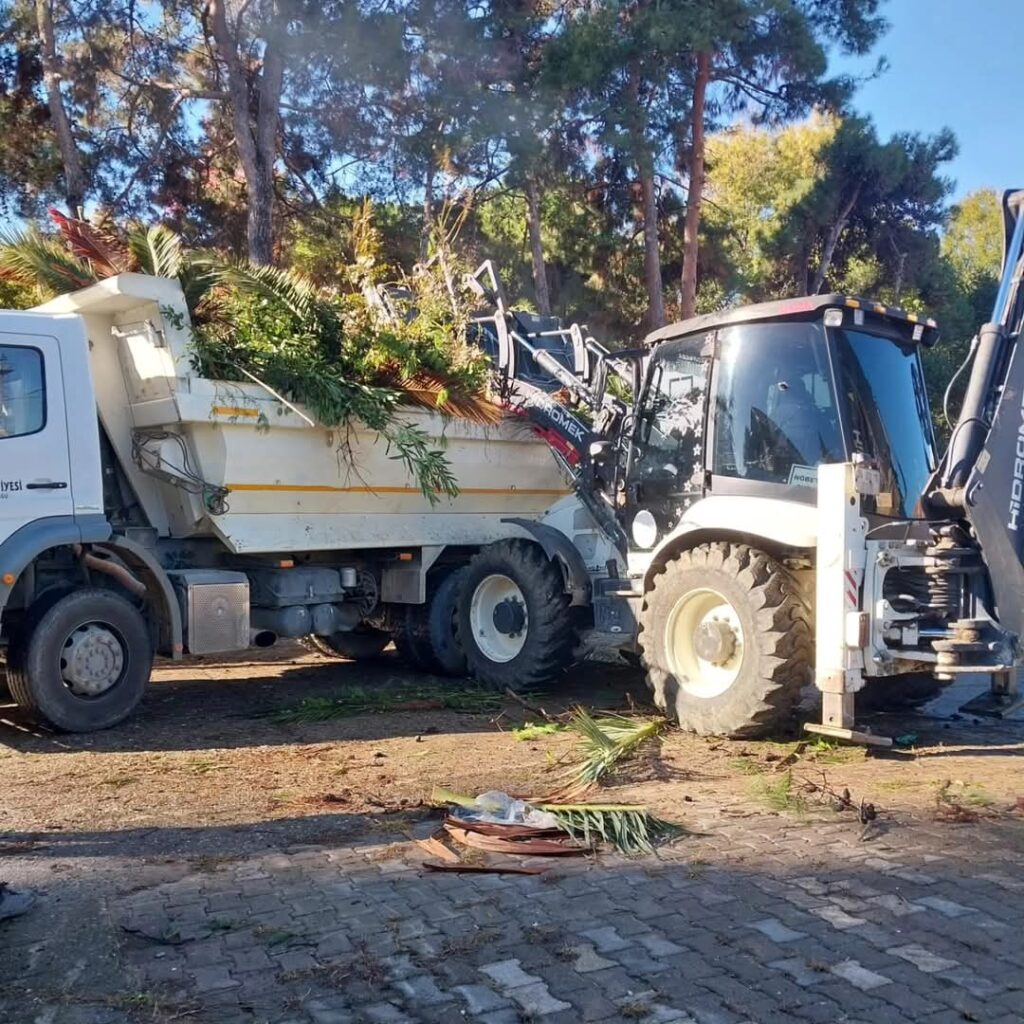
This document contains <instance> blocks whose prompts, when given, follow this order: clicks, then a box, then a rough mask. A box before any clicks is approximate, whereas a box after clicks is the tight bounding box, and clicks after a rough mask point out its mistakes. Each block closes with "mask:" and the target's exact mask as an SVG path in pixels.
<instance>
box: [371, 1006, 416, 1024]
mask: <svg viewBox="0 0 1024 1024" xmlns="http://www.w3.org/2000/svg"><path fill="white" fill-rule="evenodd" d="M360 1014H361V1015H362V1016H363V1017H365V1018H366V1020H369V1021H372V1022H373V1024H415V1018H413V1017H409V1016H407V1015H406V1014H405V1013H404V1012H403V1011H402V1010H400V1009H399V1008H398V1007H397V1006H395V1004H394V1003H374V1004H373V1005H372V1006H364V1007H363V1008H362V1009H361V1010H360Z"/></svg>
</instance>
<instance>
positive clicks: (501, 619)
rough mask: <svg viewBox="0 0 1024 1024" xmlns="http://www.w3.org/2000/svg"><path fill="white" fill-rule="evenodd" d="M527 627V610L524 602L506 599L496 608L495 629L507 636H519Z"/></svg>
mask: <svg viewBox="0 0 1024 1024" xmlns="http://www.w3.org/2000/svg"><path fill="white" fill-rule="evenodd" d="M525 625H526V608H524V607H523V603H522V601H517V600H515V598H511V597H506V598H505V600H504V601H500V602H499V603H498V604H497V605H495V608H494V628H495V629H496V630H497V631H498V632H499V633H504V634H505V635H506V636H518V635H519V634H520V633H522V631H523V626H525Z"/></svg>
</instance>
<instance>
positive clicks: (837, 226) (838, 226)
mask: <svg viewBox="0 0 1024 1024" xmlns="http://www.w3.org/2000/svg"><path fill="white" fill-rule="evenodd" d="M859 197H860V185H859V184H858V185H857V187H856V188H855V189H854V190H853V193H852V194H851V195H850V198H849V200H847V202H846V204H845V205H844V206H843V208H842V210H840V211H839V216H838V217H836V220H835V223H834V224H833V225H832V227H831V228H829V231H828V236H827V237H826V239H825V246H824V248H823V249H822V250H821V260H820V262H819V263H818V269H817V270H816V271H815V273H814V281H813V282H812V283H811V291H810V294H811V295H817V294H819V292H820V291H821V286H822V285H823V284H824V283H825V275H826V274H827V273H828V272H829V268H830V267H831V266H832V259H833V257H834V256H835V254H836V246H837V245H838V244H839V239H840V238H842V237H843V232H844V231H845V230H846V223H847V221H848V220H849V219H850V214H851V213H852V212H853V208H854V206H856V205H857V200H858V198H859Z"/></svg>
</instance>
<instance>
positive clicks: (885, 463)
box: [830, 328, 935, 516]
mask: <svg viewBox="0 0 1024 1024" xmlns="http://www.w3.org/2000/svg"><path fill="white" fill-rule="evenodd" d="M830 334H831V335H832V339H833V342H834V345H835V351H836V356H837V360H838V364H839V368H840V378H841V380H842V381H843V389H844V390H845V391H846V393H847V400H848V408H849V412H850V431H851V437H850V446H849V447H850V451H851V453H855V452H861V453H863V454H865V455H872V456H874V457H875V458H876V459H877V460H878V461H879V463H880V465H881V468H882V493H881V495H880V496H879V499H878V511H879V512H883V513H886V514H889V515H901V516H911V515H913V514H914V506H915V505H916V504H917V500H918V498H919V497H920V495H921V493H922V491H923V490H924V488H925V485H926V484H927V482H928V477H929V476H930V475H931V472H932V470H933V469H934V468H935V446H934V439H933V437H932V427H931V414H930V413H929V409H928V394H927V391H926V390H925V385H924V375H923V374H922V372H921V361H920V359H919V357H918V354H917V349H916V347H915V346H913V345H902V344H900V343H899V342H897V341H894V340H892V339H890V338H885V337H879V336H878V335H873V334H867V333H865V332H863V331H852V330H846V329H844V328H831V329H830Z"/></svg>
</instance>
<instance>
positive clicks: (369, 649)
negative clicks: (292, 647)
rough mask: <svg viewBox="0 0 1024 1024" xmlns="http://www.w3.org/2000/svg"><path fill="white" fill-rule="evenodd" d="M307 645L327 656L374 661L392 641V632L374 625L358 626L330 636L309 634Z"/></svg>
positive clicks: (348, 659) (347, 659)
mask: <svg viewBox="0 0 1024 1024" xmlns="http://www.w3.org/2000/svg"><path fill="white" fill-rule="evenodd" d="M305 642H306V645H307V646H308V647H310V648H311V649H312V650H314V651H316V652H317V653H318V654H322V655H324V657H326V658H344V659H345V660H346V661H373V659H374V658H379V657H380V655H381V654H382V653H383V651H384V648H385V647H387V645H388V644H389V643H390V642H391V634H390V633H386V632H385V631H384V630H383V629H374V628H373V627H372V626H366V627H357V628H356V629H353V630H351V631H349V632H342V633H332V634H331V635H330V636H308V637H306V641H305Z"/></svg>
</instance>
